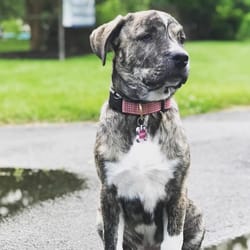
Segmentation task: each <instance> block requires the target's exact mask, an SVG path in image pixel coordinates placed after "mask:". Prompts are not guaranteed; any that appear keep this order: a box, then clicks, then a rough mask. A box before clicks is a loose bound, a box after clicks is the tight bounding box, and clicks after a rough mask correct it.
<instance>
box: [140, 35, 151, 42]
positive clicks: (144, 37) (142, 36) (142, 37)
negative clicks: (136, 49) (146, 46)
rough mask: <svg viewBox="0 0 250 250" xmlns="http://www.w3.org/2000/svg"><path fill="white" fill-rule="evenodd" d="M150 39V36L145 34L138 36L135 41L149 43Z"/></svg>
mask: <svg viewBox="0 0 250 250" xmlns="http://www.w3.org/2000/svg"><path fill="white" fill-rule="evenodd" d="M151 39H152V35H151V34H150V33H146V34H143V35H140V36H139V37H138V38H137V40H139V41H143V42H149V41H151Z"/></svg>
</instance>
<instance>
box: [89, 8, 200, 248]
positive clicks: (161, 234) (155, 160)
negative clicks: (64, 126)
mask: <svg viewBox="0 0 250 250" xmlns="http://www.w3.org/2000/svg"><path fill="white" fill-rule="evenodd" d="M184 40H185V34H184V32H183V28H182V26H181V25H180V24H179V23H178V22H177V21H176V20H175V19H174V18H173V17H172V16H171V15H169V14H167V13H164V12H160V11H154V10H151V11H142V12H136V13H129V14H128V15H126V16H118V17H116V18H115V19H114V20H113V21H111V22H109V23H106V24H103V25H102V26H100V27H98V28H97V29H95V30H94V31H93V32H92V34H91V36H90V43H91V47H92V49H93V51H94V53H96V54H97V55H98V56H99V57H100V58H101V60H102V62H103V65H104V64H105V60H106V53H107V51H109V50H113V51H114V54H115V56H114V59H113V73H112V85H111V94H110V100H109V102H107V103H106V104H104V106H103V108H102V112H101V117H100V124H99V128H98V131H97V136H96V144H95V160H96V166H97V172H98V175H99V178H100V180H101V194H100V205H101V206H100V211H99V212H100V214H99V223H98V231H99V234H100V235H101V237H102V239H103V242H104V249H105V250H121V249H126V250H134V249H161V250H181V249H182V250H197V249H200V246H201V242H202V239H203V236H204V226H203V221H202V215H201V213H200V212H199V210H198V209H197V208H196V207H195V205H194V204H193V203H192V201H190V200H189V199H188V198H187V192H186V187H185V180H186V176H187V172H188V168H189V165H190V154H189V146H188V143H187V139H186V137H185V135H184V131H183V128H182V125H181V121H180V118H179V113H178V108H177V105H176V104H175V102H174V100H173V98H171V97H172V96H173V94H174V93H175V92H176V90H177V89H178V88H180V87H181V86H182V84H183V83H185V82H186V80H187V77H188V71H189V57H188V54H187V52H186V51H185V50H184V48H183V43H184ZM124 101H127V102H129V103H130V104H131V105H132V106H133V107H138V108H137V110H139V114H138V113H136V114H131V113H129V112H126V111H124V110H123V109H120V108H119V107H118V106H119V105H120V104H121V103H123V102H124ZM166 102H168V104H169V103H170V102H171V105H168V107H167V108H166V107H165V108H164V107H163V106H164V105H165V103H166ZM152 103H153V104H156V103H157V104H159V103H161V104H163V106H161V109H160V111H159V110H157V111H155V112H153V113H150V112H149V113H147V112H146V113H144V110H143V109H144V107H145V106H144V105H149V106H150V105H151V104H152ZM122 105H123V104H122ZM138 129H139V137H138ZM138 138H139V139H138Z"/></svg>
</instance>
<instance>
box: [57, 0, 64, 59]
mask: <svg viewBox="0 0 250 250" xmlns="http://www.w3.org/2000/svg"><path fill="white" fill-rule="evenodd" d="M62 1H63V0H60V1H59V10H58V11H59V13H58V57H59V60H60V61H63V60H64V59H65V32H64V27H63V24H62V4H63V2H62Z"/></svg>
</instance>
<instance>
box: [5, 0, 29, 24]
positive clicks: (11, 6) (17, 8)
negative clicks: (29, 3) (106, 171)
mask: <svg viewBox="0 0 250 250" xmlns="http://www.w3.org/2000/svg"><path fill="white" fill-rule="evenodd" d="M24 13H25V0H18V1H17V0H1V1H0V20H5V19H9V18H20V17H23V16H24Z"/></svg>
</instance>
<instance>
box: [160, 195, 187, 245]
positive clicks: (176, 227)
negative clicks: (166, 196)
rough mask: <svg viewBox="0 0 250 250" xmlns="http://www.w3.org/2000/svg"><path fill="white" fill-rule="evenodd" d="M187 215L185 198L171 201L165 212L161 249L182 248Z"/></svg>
mask: <svg viewBox="0 0 250 250" xmlns="http://www.w3.org/2000/svg"><path fill="white" fill-rule="evenodd" d="M185 215H186V202H185V198H180V199H178V200H174V201H170V202H169V203H168V205H167V206H166V207H165V209H164V212H163V225H164V226H163V230H164V231H163V242H162V244H161V250H181V249H182V245H183V228H184V220H185Z"/></svg>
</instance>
